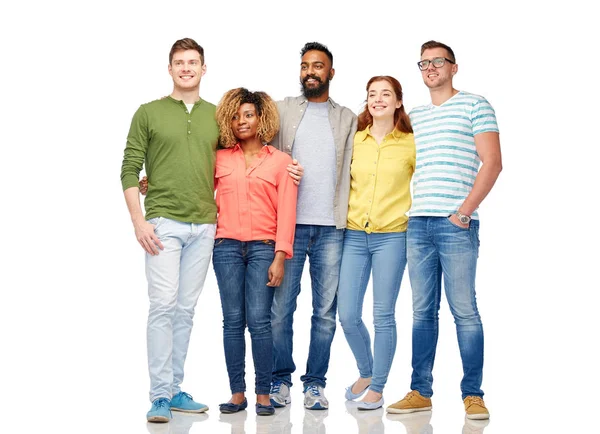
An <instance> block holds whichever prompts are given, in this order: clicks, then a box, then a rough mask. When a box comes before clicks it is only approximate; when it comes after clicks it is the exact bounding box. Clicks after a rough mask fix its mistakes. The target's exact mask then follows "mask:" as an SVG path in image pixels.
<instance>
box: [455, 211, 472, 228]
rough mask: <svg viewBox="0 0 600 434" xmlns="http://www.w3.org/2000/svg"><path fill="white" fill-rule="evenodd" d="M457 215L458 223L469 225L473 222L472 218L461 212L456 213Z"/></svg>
mask: <svg viewBox="0 0 600 434" xmlns="http://www.w3.org/2000/svg"><path fill="white" fill-rule="evenodd" d="M455 215H456V218H457V219H458V221H459V222H461V223H462V224H463V225H468V224H469V223H470V222H471V216H470V215H468V214H464V213H462V212H461V211H460V210H458V211H456V213H455Z"/></svg>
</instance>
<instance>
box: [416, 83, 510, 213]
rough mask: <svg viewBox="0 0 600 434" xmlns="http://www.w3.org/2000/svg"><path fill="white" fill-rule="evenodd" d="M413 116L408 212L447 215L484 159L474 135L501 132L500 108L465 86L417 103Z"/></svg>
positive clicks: (461, 198) (470, 185)
mask: <svg viewBox="0 0 600 434" xmlns="http://www.w3.org/2000/svg"><path fill="white" fill-rule="evenodd" d="M410 120H411V123H412V127H413V130H414V134H415V145H416V148H417V166H416V169H415V173H414V175H413V204H412V208H411V210H410V215H411V216H437V217H447V216H449V215H451V214H454V213H455V212H456V211H457V210H458V208H459V207H460V206H461V205H462V203H463V202H464V200H465V199H466V197H467V195H468V194H469V192H470V191H471V189H472V188H473V182H474V181H475V176H477V172H478V171H479V165H480V164H481V160H480V159H479V155H477V150H476V148H475V136H476V135H477V134H481V133H486V132H490V131H493V132H498V124H497V122H496V114H495V113H494V109H493V108H492V106H491V105H490V103H489V102H487V100H486V99H485V98H484V97H482V96H479V95H474V94H471V93H467V92H462V91H461V92H459V93H457V94H456V95H454V96H453V97H452V98H450V99H449V100H448V101H446V102H445V103H443V104H442V105H440V106H435V105H433V104H429V105H426V106H420V107H416V108H414V109H413V110H411V112H410ZM471 217H472V218H473V219H478V218H479V216H478V215H477V211H475V212H474V213H473V215H472V216H471Z"/></svg>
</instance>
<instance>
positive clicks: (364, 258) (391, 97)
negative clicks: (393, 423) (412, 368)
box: [338, 76, 416, 410]
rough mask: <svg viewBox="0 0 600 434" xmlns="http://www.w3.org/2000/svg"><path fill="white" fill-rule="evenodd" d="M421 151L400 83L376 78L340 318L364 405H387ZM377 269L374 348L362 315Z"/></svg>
mask: <svg viewBox="0 0 600 434" xmlns="http://www.w3.org/2000/svg"><path fill="white" fill-rule="evenodd" d="M415 158H416V151H415V141H414V137H413V134H412V127H411V125H410V119H409V117H408V115H407V114H406V111H405V110H404V104H403V101H402V87H401V86H400V83H399V82H398V80H396V79H395V78H394V77H390V76H376V77H373V78H371V79H370V80H369V82H368V83H367V101H366V106H365V109H364V110H363V112H362V113H361V114H360V115H359V116H358V131H357V133H356V135H355V136H354V148H353V151H352V165H351V169H350V174H351V177H352V179H351V184H350V202H349V206H348V226H347V230H346V233H345V235H344V251H343V255H342V265H341V271H340V283H339V292H338V309H339V316H340V322H341V324H342V328H343V329H344V335H345V336H346V340H347V341H348V345H350V349H351V350H352V353H353V354H354V358H355V359H356V364H357V367H358V372H359V378H358V380H356V381H355V382H354V383H352V385H351V386H350V387H348V389H347V390H346V399H348V400H355V399H358V398H360V397H361V396H362V395H363V394H365V392H366V395H365V396H364V398H363V399H362V401H360V402H359V403H358V404H357V407H358V408H359V409H361V410H374V409H377V408H379V407H381V406H382V405H383V388H384V386H385V383H386V381H387V377H388V374H389V372H390V368H391V365H392V360H393V359H394V353H395V351H396V319H395V314H394V311H395V306H396V300H397V298H398V293H399V291H400V283H401V281H402V275H403V274H404V268H405V267H406V228H407V223H408V217H407V215H406V214H407V212H408V210H409V209H410V206H411V197H410V182H411V178H412V174H413V172H414V170H415ZM371 273H372V274H373V320H374V328H375V339H374V341H375V342H374V345H373V351H372V350H371V338H370V336H369V332H368V330H367V328H366V326H365V324H364V323H363V321H362V308H363V301H364V298H365V292H366V290H367V285H368V283H369V278H370V276H371Z"/></svg>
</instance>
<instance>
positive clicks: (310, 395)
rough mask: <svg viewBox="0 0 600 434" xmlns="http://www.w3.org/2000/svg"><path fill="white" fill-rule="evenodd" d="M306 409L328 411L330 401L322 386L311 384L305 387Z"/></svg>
mask: <svg viewBox="0 0 600 434" xmlns="http://www.w3.org/2000/svg"><path fill="white" fill-rule="evenodd" d="M304 407H305V408H307V409H309V410H327V409H328V408H329V401H327V398H325V393H324V392H323V388H322V387H321V386H317V385H316V384H310V385H308V386H305V387H304Z"/></svg>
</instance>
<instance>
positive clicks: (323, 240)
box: [272, 225, 344, 387]
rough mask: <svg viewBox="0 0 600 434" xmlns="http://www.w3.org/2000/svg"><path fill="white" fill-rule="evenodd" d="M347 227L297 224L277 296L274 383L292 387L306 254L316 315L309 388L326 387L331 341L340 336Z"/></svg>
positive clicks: (306, 381) (308, 366)
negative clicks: (340, 294)
mask: <svg viewBox="0 0 600 434" xmlns="http://www.w3.org/2000/svg"><path fill="white" fill-rule="evenodd" d="M343 245H344V231H343V230H342V229H336V228H335V226H317V225H296V234H295V238H294V257H293V258H292V259H290V260H288V261H285V276H284V277H283V282H282V283H281V286H280V287H279V289H278V290H277V291H276V292H275V297H274V300H273V309H272V311H273V381H281V382H283V383H285V384H287V385H288V386H291V385H292V373H293V372H294V371H295V370H296V365H295V364H294V359H293V358H292V349H293V345H292V344H293V335H294V332H293V330H292V325H293V321H294V312H295V310H296V299H297V298H298V294H300V281H301V279H302V272H303V270H304V263H305V262H306V256H308V259H309V264H310V278H311V287H312V307H313V314H312V320H311V328H310V347H309V350H308V361H307V363H306V374H305V375H303V376H302V377H300V380H301V381H302V382H303V383H304V385H305V386H307V385H309V384H317V385H319V386H322V387H325V382H326V378H325V374H326V373H327V369H328V367H329V356H330V351H331V342H332V341H333V336H334V334H335V313H336V308H337V304H336V302H337V298H336V294H337V288H338V281H339V278H340V264H341V262H342V248H343Z"/></svg>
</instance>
